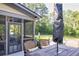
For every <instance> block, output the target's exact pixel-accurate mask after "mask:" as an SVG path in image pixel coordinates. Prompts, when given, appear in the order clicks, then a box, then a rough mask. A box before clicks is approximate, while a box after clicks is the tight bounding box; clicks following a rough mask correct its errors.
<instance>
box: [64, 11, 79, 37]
mask: <svg viewBox="0 0 79 59" xmlns="http://www.w3.org/2000/svg"><path fill="white" fill-rule="evenodd" d="M63 16H64V34H65V35H70V36H78V35H79V11H71V10H67V11H64V15H63Z"/></svg>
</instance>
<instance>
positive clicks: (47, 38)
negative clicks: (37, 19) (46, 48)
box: [35, 35, 52, 40]
mask: <svg viewBox="0 0 79 59" xmlns="http://www.w3.org/2000/svg"><path fill="white" fill-rule="evenodd" d="M35 37H37V38H36V39H40V40H42V39H45V40H49V39H50V38H52V35H40V37H38V36H37V35H36V36H35Z"/></svg>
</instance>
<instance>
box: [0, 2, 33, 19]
mask: <svg viewBox="0 0 79 59" xmlns="http://www.w3.org/2000/svg"><path fill="white" fill-rule="evenodd" d="M0 10H2V11H6V12H10V13H13V14H18V15H22V16H24V17H26V20H34V17H30V16H28V14H27V15H26V14H24V13H22V12H20V11H18V10H16V9H15V8H13V7H10V6H8V5H6V4H3V3H0Z"/></svg>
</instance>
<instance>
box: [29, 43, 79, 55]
mask: <svg viewBox="0 0 79 59" xmlns="http://www.w3.org/2000/svg"><path fill="white" fill-rule="evenodd" d="M56 51H57V49H56V44H54V45H51V46H49V47H47V48H43V49H39V50H36V51H33V52H31V53H30V55H31V56H57V53H56ZM58 56H79V48H73V47H68V46H66V45H61V44H60V45H59V52H58Z"/></svg>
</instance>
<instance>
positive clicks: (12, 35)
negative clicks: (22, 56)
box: [8, 23, 22, 53]
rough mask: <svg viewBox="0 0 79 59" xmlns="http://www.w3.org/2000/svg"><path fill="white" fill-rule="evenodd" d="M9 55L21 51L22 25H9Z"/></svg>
mask: <svg viewBox="0 0 79 59" xmlns="http://www.w3.org/2000/svg"><path fill="white" fill-rule="evenodd" d="M8 45H9V53H14V52H17V51H21V50H22V49H21V48H22V47H21V24H20V23H17V24H16V23H9V44H8Z"/></svg>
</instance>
